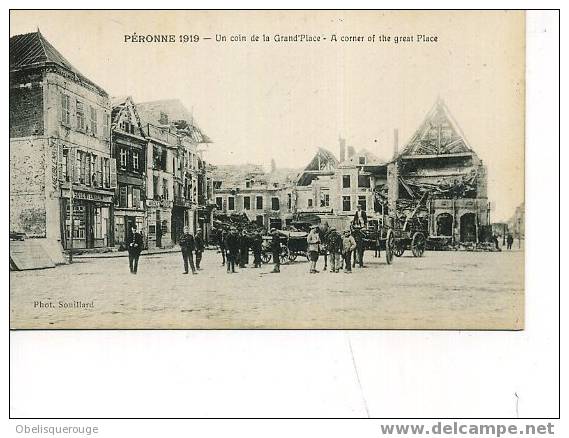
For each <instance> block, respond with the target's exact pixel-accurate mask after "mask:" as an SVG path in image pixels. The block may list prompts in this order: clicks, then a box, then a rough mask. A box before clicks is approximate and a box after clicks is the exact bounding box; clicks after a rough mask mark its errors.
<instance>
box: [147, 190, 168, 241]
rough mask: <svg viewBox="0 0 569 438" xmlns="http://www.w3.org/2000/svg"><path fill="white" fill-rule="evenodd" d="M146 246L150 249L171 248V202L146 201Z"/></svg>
mask: <svg viewBox="0 0 569 438" xmlns="http://www.w3.org/2000/svg"><path fill="white" fill-rule="evenodd" d="M146 214H147V216H146V224H147V227H148V229H147V231H146V236H147V245H148V249H152V248H171V247H172V246H173V242H172V237H171V226H172V221H171V219H172V201H168V200H160V201H158V200H152V199H148V200H146Z"/></svg>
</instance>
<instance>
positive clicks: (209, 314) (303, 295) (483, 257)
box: [10, 250, 524, 329]
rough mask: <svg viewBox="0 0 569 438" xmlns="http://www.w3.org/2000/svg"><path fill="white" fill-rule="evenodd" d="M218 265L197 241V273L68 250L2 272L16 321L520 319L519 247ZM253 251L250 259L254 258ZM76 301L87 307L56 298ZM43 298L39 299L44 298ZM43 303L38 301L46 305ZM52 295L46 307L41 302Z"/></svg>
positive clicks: (471, 322)
mask: <svg viewBox="0 0 569 438" xmlns="http://www.w3.org/2000/svg"><path fill="white" fill-rule="evenodd" d="M304 260H305V259H303V261H297V262H295V263H292V264H289V265H283V266H282V269H281V273H280V274H270V273H269V272H270V270H271V269H272V265H263V267H262V268H260V269H254V268H250V267H249V268H245V269H241V270H239V272H238V273H236V274H227V273H226V272H225V269H224V268H223V267H222V266H221V260H220V254H218V253H216V252H215V251H213V250H211V251H206V252H205V254H204V259H203V262H202V268H203V270H201V271H199V274H198V275H191V274H190V275H182V271H183V268H182V257H181V254H180V253H169V254H157V255H146V256H143V257H141V258H140V265H139V273H138V275H131V274H130V273H129V270H128V260H127V259H126V258H122V257H121V258H101V259H83V260H77V261H76V262H75V263H73V264H72V265H65V266H60V267H57V268H55V269H46V270H39V271H25V272H11V273H10V280H11V281H10V283H11V284H10V301H11V309H10V324H11V328H13V329H32V328H47V329H69V328H83V329H114V328H116V329H118V328H121V329H129V328H145V329H149V328H155V329H158V328H161V329H174V328H180V329H181V328H208V329H212V328H299V329H300V328H303V329H305V328H341V329H347V328H353V329H356V328H360V329H373V328H390V329H399V328H403V329H404V328H417V329H421V328H431V329H448V328H452V329H521V328H523V314H524V311H523V304H524V298H523V281H524V280H523V262H524V255H523V252H522V251H512V252H501V253H474V252H461V251H459V252H427V253H425V256H424V257H422V258H413V257H412V256H410V255H409V254H405V255H404V256H403V257H401V258H396V259H395V260H394V263H393V264H392V265H387V264H386V263H385V258H383V257H382V258H380V259H379V258H374V257H373V253H371V252H366V262H367V266H368V267H367V268H366V269H359V268H355V269H354V272H353V274H351V275H348V274H344V273H338V274H332V273H330V272H328V271H322V270H321V269H322V266H323V262H322V258H321V260H319V262H318V268H319V269H320V270H321V272H320V273H318V274H309V273H308V263H307V262H306V261H304ZM251 261H252V260H251ZM75 301H80V302H83V303H92V305H93V307H92V308H62V307H60V302H61V303H68V302H75ZM39 302H41V303H42V304H43V305H44V306H43V307H41V306H40V304H38V303H39ZM46 303H47V304H46ZM49 303H52V304H51V305H52V306H53V307H45V306H49Z"/></svg>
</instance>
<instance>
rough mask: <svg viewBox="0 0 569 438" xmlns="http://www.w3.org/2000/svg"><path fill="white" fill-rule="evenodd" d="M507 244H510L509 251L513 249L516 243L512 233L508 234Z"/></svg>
mask: <svg viewBox="0 0 569 438" xmlns="http://www.w3.org/2000/svg"><path fill="white" fill-rule="evenodd" d="M506 242H507V243H508V249H509V250H510V249H512V244H513V243H514V236H512V233H508V237H507V239H506Z"/></svg>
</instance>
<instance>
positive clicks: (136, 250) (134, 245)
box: [127, 225, 144, 274]
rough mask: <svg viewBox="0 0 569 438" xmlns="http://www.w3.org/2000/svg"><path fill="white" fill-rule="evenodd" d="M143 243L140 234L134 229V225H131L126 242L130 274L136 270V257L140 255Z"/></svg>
mask: <svg viewBox="0 0 569 438" xmlns="http://www.w3.org/2000/svg"><path fill="white" fill-rule="evenodd" d="M143 245H144V242H143V240H142V234H140V233H139V232H138V231H137V230H136V225H133V226H132V228H131V233H130V236H129V238H128V242H127V248H128V266H129V268H130V273H131V274H136V273H137V272H138V258H139V257H140V252H141V251H142V246H143Z"/></svg>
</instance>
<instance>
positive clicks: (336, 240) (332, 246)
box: [326, 228, 342, 273]
mask: <svg viewBox="0 0 569 438" xmlns="http://www.w3.org/2000/svg"><path fill="white" fill-rule="evenodd" d="M326 246H327V250H328V253H329V254H330V272H332V273H336V272H340V265H341V259H342V236H341V235H340V233H338V231H336V229H335V228H330V230H329V231H328V238H327V244H326Z"/></svg>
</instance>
